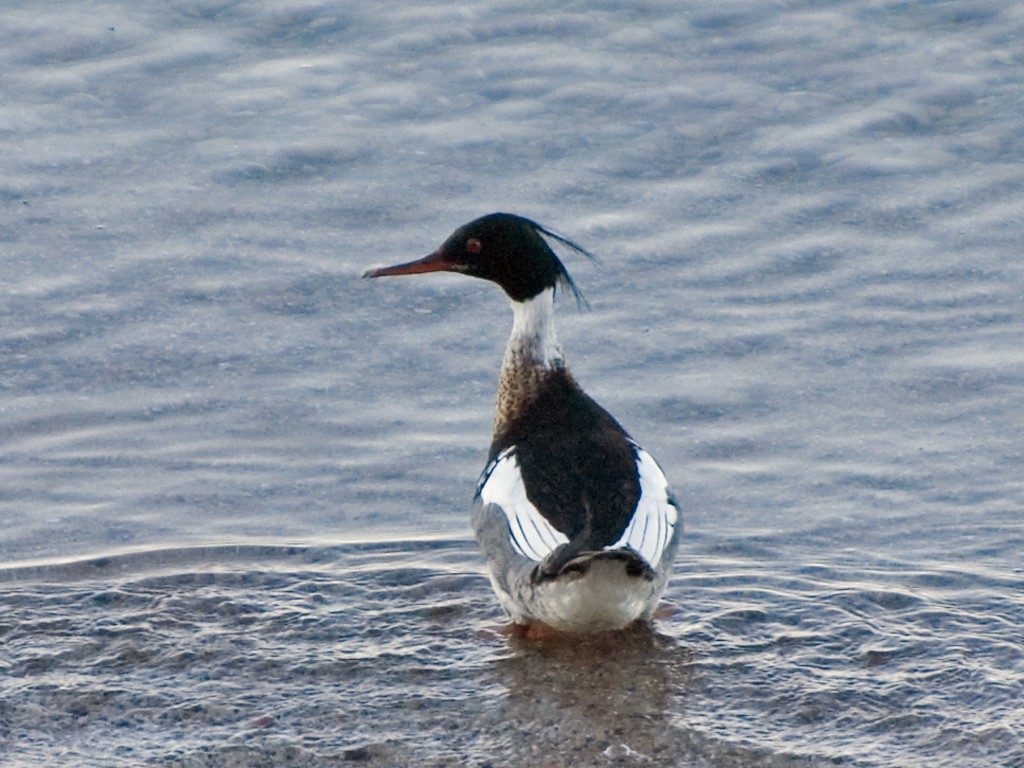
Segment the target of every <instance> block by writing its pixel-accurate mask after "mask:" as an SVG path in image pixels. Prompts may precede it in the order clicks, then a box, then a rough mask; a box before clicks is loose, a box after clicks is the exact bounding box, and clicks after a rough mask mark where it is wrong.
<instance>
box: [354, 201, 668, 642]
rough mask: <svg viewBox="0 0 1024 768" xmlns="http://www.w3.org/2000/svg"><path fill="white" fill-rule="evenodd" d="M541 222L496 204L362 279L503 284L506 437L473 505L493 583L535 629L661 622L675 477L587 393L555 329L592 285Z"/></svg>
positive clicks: (497, 443)
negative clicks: (557, 312) (454, 275)
mask: <svg viewBox="0 0 1024 768" xmlns="http://www.w3.org/2000/svg"><path fill="white" fill-rule="evenodd" d="M546 238H550V239H551V240H554V241H556V242H558V243H561V244H562V245H565V246H568V247H569V248H572V249H573V250H575V251H577V252H579V253H581V254H584V255H587V256H590V254H589V253H588V252H587V251H585V250H584V249H583V248H581V247H579V246H578V245H576V244H575V243H573V242H571V241H570V240H567V239H565V238H563V237H561V236H559V235H556V234H554V233H553V232H550V231H549V230H547V229H545V228H544V227H542V226H541V225H539V224H537V223H536V222H533V221H530V220H529V219H525V218H523V217H521V216H515V215H513V214H509V213H492V214H490V215H488V216H483V217H481V218H479V219H476V220H474V221H471V222H469V223H468V224H466V225H464V226H462V227H459V228H458V229H457V230H455V232H454V233H453V234H452V235H451V236H450V237H449V238H448V239H447V240H445V241H444V243H443V244H442V245H441V247H440V248H438V249H437V250H436V251H435V252H434V253H432V254H430V255H429V256H426V257H424V258H422V259H419V260H418V261H413V262H409V263H407V264H399V265H396V266H393V267H380V268H377V269H371V270H368V271H367V272H366V273H365V274H364V277H383V276H385V275H414V274H420V273H424V272H461V273H462V274H465V275H470V276H473V277H480V278H483V279H485V280H490V281H492V282H494V283H497V284H498V285H499V286H501V288H502V289H504V291H505V293H506V294H508V297H509V298H510V299H511V303H512V311H513V314H514V320H513V323H512V336H511V338H510V339H509V342H508V349H507V350H506V352H505V360H504V362H503V363H502V366H501V375H500V377H499V380H498V397H497V409H496V413H495V419H494V437H493V441H492V442H491V449H490V454H489V456H488V459H487V466H486V468H485V469H484V471H483V474H482V475H481V477H480V482H479V483H478V485H477V489H476V496H475V498H474V502H473V529H474V531H475V533H476V537H477V540H478V541H479V543H480V547H481V549H482V550H483V554H484V557H485V558H486V560H487V565H488V567H489V571H490V578H491V584H492V585H493V586H494V591H495V592H496V593H497V595H498V599H499V600H500V601H501V605H502V606H503V607H504V609H505V610H506V611H507V612H508V614H509V616H510V617H511V619H512V621H513V622H514V623H516V624H518V625H523V626H524V627H527V628H539V629H541V631H543V630H544V629H545V628H551V629H554V630H556V631H560V632H579V633H590V632H601V631H606V630H615V629H621V628H624V627H626V626H627V625H629V624H632V623H633V622H635V621H638V620H641V621H648V620H650V619H651V618H652V616H653V614H654V611H655V608H656V606H657V603H658V600H659V598H660V596H661V593H662V592H663V591H664V589H665V584H666V582H667V581H668V577H669V571H670V569H671V566H672V560H673V558H674V556H675V551H676V547H677V546H678V544H679V538H680V533H681V528H682V526H681V520H680V515H679V508H678V504H677V503H676V500H675V498H674V497H673V495H672V492H671V490H670V489H669V487H668V482H667V481H666V479H665V475H664V473H663V472H662V471H661V468H660V467H659V466H658V464H657V462H655V461H654V459H653V458H651V456H650V454H648V453H647V452H646V451H644V450H643V449H642V448H641V447H640V446H639V445H637V443H636V442H634V441H633V439H632V438H631V437H630V436H629V435H628V434H627V433H626V431H625V430H624V429H623V428H622V427H621V426H619V423H618V422H617V421H616V420H615V419H614V418H613V417H612V416H611V415H610V414H609V413H608V412H607V411H606V410H604V408H602V407H601V406H600V405H598V404H597V403H596V402H595V401H594V400H593V399H591V398H590V397H589V396H588V395H587V394H586V393H584V392H583V390H582V389H580V387H579V385H578V384H577V383H576V380H575V379H574V378H573V377H572V374H570V373H569V369H568V368H567V367H566V364H565V360H564V359H563V357H562V350H561V347H560V346H559V344H558V339H557V338H556V336H555V325H554V294H555V289H556V288H558V287H563V288H565V289H567V290H569V291H570V292H572V293H573V294H574V295H575V296H576V298H577V300H580V299H581V296H580V293H579V291H578V290H577V288H576V285H575V284H574V283H573V281H572V278H570V277H569V273H568V272H567V271H566V269H565V266H564V265H563V264H562V262H561V261H560V260H559V258H558V256H556V255H555V253H554V251H553V250H552V249H551V246H550V245H549V244H548V240H547V239H546Z"/></svg>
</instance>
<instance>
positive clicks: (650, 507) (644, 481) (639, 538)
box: [605, 446, 679, 568]
mask: <svg viewBox="0 0 1024 768" xmlns="http://www.w3.org/2000/svg"><path fill="white" fill-rule="evenodd" d="M635 447H636V468H637V473H638V474H639V477H640V500H639V501H638V502H637V505H636V511H635V512H633V519H632V520H630V521H629V525H627V526H626V530H625V531H623V533H622V536H621V537H620V538H619V540H618V541H616V542H615V543H614V544H612V545H611V546H610V547H605V549H621V548H623V547H630V548H632V549H633V550H634V551H636V552H637V554H639V555H640V557H642V558H643V559H644V560H646V561H647V563H648V564H649V565H650V566H651V567H653V568H657V567H658V562H659V561H660V560H661V556H662V555H663V554H664V553H665V547H667V546H668V543H669V542H670V541H671V540H672V534H673V533H675V529H676V524H677V522H678V520H679V512H678V510H676V508H675V506H674V505H673V504H671V503H670V502H669V500H668V480H666V479H665V475H664V473H663V472H662V471H661V468H660V467H659V466H658V463H657V462H656V461H655V460H654V459H653V458H651V455H650V454H649V453H647V451H645V450H644V449H643V448H640V447H639V446H635Z"/></svg>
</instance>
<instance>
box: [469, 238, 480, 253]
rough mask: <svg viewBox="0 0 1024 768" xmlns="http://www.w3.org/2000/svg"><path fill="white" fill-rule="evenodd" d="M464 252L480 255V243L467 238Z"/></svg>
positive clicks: (474, 239)
mask: <svg viewBox="0 0 1024 768" xmlns="http://www.w3.org/2000/svg"><path fill="white" fill-rule="evenodd" d="M466 250H467V251H469V252H470V253H480V241H479V240H477V239H476V238H475V237H471V238H469V240H467V241H466Z"/></svg>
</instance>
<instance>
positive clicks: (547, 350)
mask: <svg viewBox="0 0 1024 768" xmlns="http://www.w3.org/2000/svg"><path fill="white" fill-rule="evenodd" d="M512 312H513V314H514V318H513V320H512V335H511V336H510V337H509V340H508V348H507V349H506V350H505V367H516V366H518V365H522V364H523V363H532V364H533V365H535V366H537V367H539V368H560V367H562V366H563V365H564V362H563V360H562V348H561V347H560V346H559V345H558V337H557V336H556V335H555V289H554V288H546V289H544V290H543V291H541V292H540V293H538V294H537V295H536V296H534V297H533V298H532V299H527V300H526V301H513V302H512Z"/></svg>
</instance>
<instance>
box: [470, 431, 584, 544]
mask: <svg viewBox="0 0 1024 768" xmlns="http://www.w3.org/2000/svg"><path fill="white" fill-rule="evenodd" d="M514 450H515V448H514V447H513V448H506V449H505V450H504V451H502V452H501V453H500V454H498V458H496V459H495V460H494V466H493V468H492V469H491V470H490V472H488V473H486V475H485V479H484V482H483V485H482V486H481V487H480V499H481V501H483V502H484V504H497V505H498V506H499V507H501V511H502V512H504V513H505V517H506V518H508V528H509V533H510V537H511V539H512V546H513V547H515V550H516V551H517V552H518V553H519V554H521V555H522V556H523V557H525V558H528V559H529V560H533V561H534V562H537V563H539V562H540V561H541V560H543V559H544V558H545V557H547V555H549V554H550V553H551V552H552V551H553V550H554V549H557V548H558V546H559V545H561V544H566V543H568V541H569V539H568V538H567V537H566V535H565V534H564V533H562V532H561V531H559V530H558V529H556V528H555V527H554V526H552V525H551V523H549V522H548V521H547V520H546V519H545V518H544V515H542V514H541V513H540V511H539V510H538V509H537V508H536V507H535V506H533V503H532V502H531V501H530V500H529V499H528V498H527V497H526V485H525V484H524V483H523V476H522V475H521V474H520V472H519V462H518V461H516V457H515V453H513V451H514Z"/></svg>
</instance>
